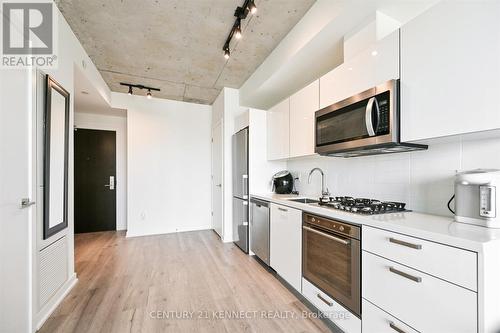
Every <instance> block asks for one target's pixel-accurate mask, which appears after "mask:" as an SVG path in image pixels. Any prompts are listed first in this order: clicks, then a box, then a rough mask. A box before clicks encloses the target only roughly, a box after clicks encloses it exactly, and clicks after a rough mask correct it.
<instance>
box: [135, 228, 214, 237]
mask: <svg viewBox="0 0 500 333" xmlns="http://www.w3.org/2000/svg"><path fill="white" fill-rule="evenodd" d="M211 229H212V228H211V227H210V226H209V225H203V226H199V227H193V228H189V229H176V230H160V231H154V232H131V231H130V230H127V236H126V237H127V238H130V237H142V236H155V235H166V234H174V233H177V232H189V231H201V230H211Z"/></svg>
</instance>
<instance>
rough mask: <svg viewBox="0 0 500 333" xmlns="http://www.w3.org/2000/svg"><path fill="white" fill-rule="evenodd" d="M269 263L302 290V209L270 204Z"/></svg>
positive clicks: (297, 288) (291, 283) (286, 279)
mask: <svg viewBox="0 0 500 333" xmlns="http://www.w3.org/2000/svg"><path fill="white" fill-rule="evenodd" d="M270 223H271V227H270V229H271V232H270V265H271V267H272V268H273V269H274V270H275V271H276V273H278V274H279V276H281V277H282V278H283V279H284V280H285V281H286V282H288V283H289V284H290V285H291V286H292V287H294V288H295V289H296V290H297V291H299V292H301V291H302V287H301V285H302V283H301V281H302V211H301V210H298V209H293V208H290V207H286V206H281V205H276V204H271V220H270Z"/></svg>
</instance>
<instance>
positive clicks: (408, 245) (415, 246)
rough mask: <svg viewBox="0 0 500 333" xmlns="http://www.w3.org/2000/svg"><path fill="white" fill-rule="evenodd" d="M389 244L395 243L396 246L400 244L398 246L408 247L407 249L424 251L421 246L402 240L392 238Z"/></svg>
mask: <svg viewBox="0 0 500 333" xmlns="http://www.w3.org/2000/svg"><path fill="white" fill-rule="evenodd" d="M389 242H391V243H394V244H398V245H402V246H406V247H410V248H412V249H415V250H421V249H422V245H420V244H412V243H408V242H405V241H402V240H400V239H396V238H392V237H391V238H389Z"/></svg>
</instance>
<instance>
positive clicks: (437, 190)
mask: <svg viewBox="0 0 500 333" xmlns="http://www.w3.org/2000/svg"><path fill="white" fill-rule="evenodd" d="M499 151H500V139H498V138H490V139H481V140H470V139H469V138H467V137H456V138H448V139H446V140H441V141H439V140H435V141H434V142H430V143H429V150H427V151H419V152H413V153H401V154H390V155H379V156H369V157H357V158H349V159H343V158H332V157H312V158H304V159H298V160H290V161H288V169H289V170H290V171H292V172H294V173H301V174H302V177H301V178H302V179H301V181H300V182H299V183H298V184H297V185H298V189H299V191H300V194H301V195H306V196H313V197H316V196H319V193H320V188H321V185H320V184H321V183H320V176H319V175H318V174H317V173H315V174H314V176H313V178H312V182H311V184H307V174H308V173H309V171H310V170H311V169H312V168H313V167H316V166H318V167H321V168H322V169H323V170H324V171H325V173H326V175H327V184H328V187H329V189H330V192H331V193H332V195H337V196H338V195H347V196H354V197H368V198H376V199H381V200H393V201H402V202H406V203H407V204H408V208H409V209H412V210H414V211H417V212H424V213H431V214H437V215H448V216H449V215H451V213H450V212H449V211H448V209H447V207H446V204H447V202H448V200H449V199H450V197H451V196H452V195H453V192H454V189H453V181H454V175H455V172H456V171H457V170H458V171H463V170H470V169H476V168H495V169H500V154H498V153H497V152H499ZM452 207H453V206H452Z"/></svg>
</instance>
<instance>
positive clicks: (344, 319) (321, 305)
mask: <svg viewBox="0 0 500 333" xmlns="http://www.w3.org/2000/svg"><path fill="white" fill-rule="evenodd" d="M302 295H303V296H304V297H305V298H307V300H308V301H309V302H311V303H312V304H313V305H314V306H315V307H316V308H317V309H318V310H319V311H321V313H322V314H323V316H324V318H327V319H329V320H330V321H332V322H333V323H334V324H335V325H336V326H337V327H339V328H340V329H341V330H342V331H343V332H345V333H361V320H360V319H359V318H358V317H356V316H355V315H353V314H352V313H351V312H350V311H349V310H347V309H346V308H344V307H343V306H342V305H341V304H339V303H337V302H336V301H335V300H334V299H333V298H331V297H330V296H328V295H327V294H326V293H324V292H323V291H321V290H320V289H319V288H318V287H316V286H315V285H313V284H312V283H311V282H309V281H307V280H306V279H302ZM365 332H369V333H378V331H365Z"/></svg>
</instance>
